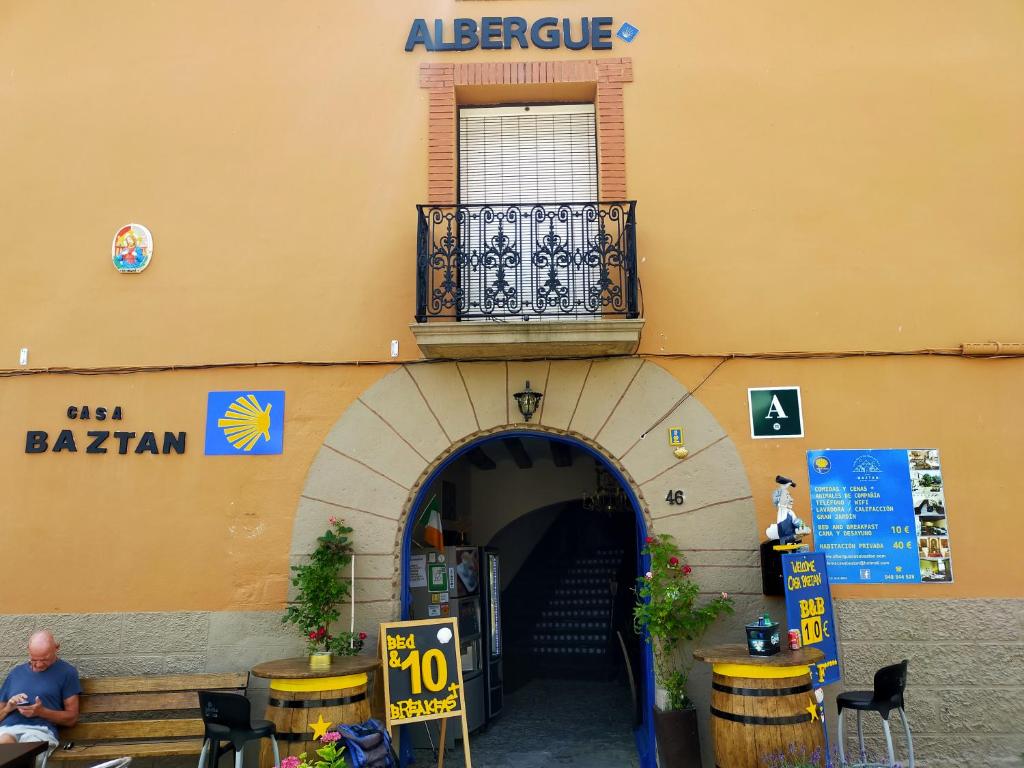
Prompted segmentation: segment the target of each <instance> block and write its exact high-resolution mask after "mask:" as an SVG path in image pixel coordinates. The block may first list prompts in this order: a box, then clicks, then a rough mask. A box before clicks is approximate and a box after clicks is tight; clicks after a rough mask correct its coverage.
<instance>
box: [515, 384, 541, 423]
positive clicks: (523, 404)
mask: <svg viewBox="0 0 1024 768" xmlns="http://www.w3.org/2000/svg"><path fill="white" fill-rule="evenodd" d="M512 397H514V398H515V399H516V405H518V406H519V412H520V413H521V414H523V418H524V419H526V420H527V421H529V420H530V418H531V417H532V416H533V414H535V413H536V412H537V406H538V405H540V399H541V398H542V397H544V395H542V394H541V393H540V392H534V391H533V390H532V389H530V382H529V381H527V382H526V389H524V390H523V391H522V392H516V393H515V394H514V395H512Z"/></svg>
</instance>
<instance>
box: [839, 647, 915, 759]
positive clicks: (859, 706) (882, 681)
mask: <svg viewBox="0 0 1024 768" xmlns="http://www.w3.org/2000/svg"><path fill="white" fill-rule="evenodd" d="M906 687H907V660H906V659H904V660H903V661H901V662H900V663H899V664H893V665H892V666H888V667H882V668H881V669H880V670H878V671H877V672H875V681H874V690H873V691H846V692H845V693H841V694H839V696H837V697H836V707H837V708H838V710H839V733H838V739H837V741H838V742H839V764H840V765H841V766H844V765H847V762H846V753H845V751H844V749H843V710H844V709H855V710H857V739H858V741H859V742H860V760H861V763H862V764H863V763H866V762H867V755H866V753H865V750H864V730H863V727H862V725H861V712H877V713H878V714H879V715H881V716H882V729H883V730H884V731H885V745H886V747H887V748H888V750H889V765H890V766H893V765H894V764H895V762H896V759H895V757H894V756H893V749H892V734H891V733H890V732H889V713H890V712H891V711H892V710H894V709H896V710H899V713H900V720H902V721H903V730H904V731H906V734H907V750H908V751H909V753H910V755H909V758H910V762H909V764H908V768H914V741H913V739H912V738H911V736H910V723H908V722H907V712H906V707H905V706H904V704H903V690H904V689H905V688H906Z"/></svg>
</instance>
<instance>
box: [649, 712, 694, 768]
mask: <svg viewBox="0 0 1024 768" xmlns="http://www.w3.org/2000/svg"><path fill="white" fill-rule="evenodd" d="M654 734H655V736H657V738H658V765H659V766H660V767H661V768H701V764H700V734H699V733H698V732H697V710H696V709H694V708H693V707H690V708H689V709H671V710H667V711H666V710H661V709H658V708H657V707H655V708H654Z"/></svg>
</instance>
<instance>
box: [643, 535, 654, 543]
mask: <svg viewBox="0 0 1024 768" xmlns="http://www.w3.org/2000/svg"><path fill="white" fill-rule="evenodd" d="M644 541H645V542H646V543H647V544H653V543H654V537H653V536H648V537H647V538H646V539H644Z"/></svg>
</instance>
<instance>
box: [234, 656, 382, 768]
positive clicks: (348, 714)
mask: <svg viewBox="0 0 1024 768" xmlns="http://www.w3.org/2000/svg"><path fill="white" fill-rule="evenodd" d="M379 666H380V659H377V658H374V657H372V656H338V657H335V658H334V659H333V660H332V661H331V665H330V666H329V667H324V668H322V669H320V668H318V669H313V668H311V667H310V666H309V658H308V657H305V656H302V657H299V658H295V659H281V660H279V661H268V662H264V663H263V664H258V665H257V666H255V667H253V669H252V674H254V675H255V676H256V677H263V678H268V679H269V680H270V699H269V701H268V702H267V715H266V717H267V720H270V721H272V722H273V723H274V725H275V726H277V742H278V748H279V749H280V752H281V757H287V756H288V755H296V756H298V755H300V754H302V753H303V752H305V753H306V755H307V756H308V757H309V758H311V759H312V760H316V759H318V758H317V757H316V750H317V749H318V748H319V747H320V746H322V745H321V744H320V743H319V742H318V741H317V740H316V739H317V738H318V737H319V736H321V735H322V734H323V733H324V732H325V731H326V730H327V729H328V728H329V727H331V726H332V725H338V724H340V723H345V724H352V723H361V722H364V721H365V720H367V719H369V717H370V700H369V698H368V697H367V683H368V682H369V674H370V673H373V672H374V671H375V670H376V669H377V667H379ZM261 741H262V743H261V746H260V766H261V768H272V766H273V765H274V755H273V752H272V751H271V746H270V740H269V739H262V740H261Z"/></svg>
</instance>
